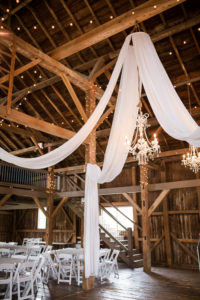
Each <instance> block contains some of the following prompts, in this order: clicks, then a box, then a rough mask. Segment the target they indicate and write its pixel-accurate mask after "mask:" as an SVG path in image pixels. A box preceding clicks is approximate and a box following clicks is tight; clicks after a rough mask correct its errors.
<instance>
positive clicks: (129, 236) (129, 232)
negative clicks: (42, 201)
mask: <svg viewBox="0 0 200 300" xmlns="http://www.w3.org/2000/svg"><path fill="white" fill-rule="evenodd" d="M66 178H67V180H68V182H69V183H70V184H71V186H72V187H74V188H75V189H78V190H81V188H80V186H79V185H78V184H77V183H76V182H74V181H73V180H72V179H71V178H70V177H68V176H67V177H66ZM80 178H81V179H82V182H85V181H84V179H83V178H82V177H80ZM100 197H101V196H100ZM112 206H113V205H112ZM99 207H100V208H101V209H102V210H103V211H104V212H105V213H106V214H108V215H109V216H110V217H111V218H112V219H113V220H114V221H115V222H116V223H117V224H118V225H120V226H121V227H122V228H123V229H124V230H125V232H126V235H127V241H128V247H126V246H124V245H123V244H122V243H121V242H120V241H119V240H118V239H116V238H115V237H114V235H113V234H111V233H110V232H109V231H108V230H106V228H104V226H103V225H102V224H99V228H100V229H102V230H103V231H104V232H105V233H106V234H107V235H108V236H109V237H110V238H111V239H112V240H114V241H115V242H116V243H117V244H118V245H119V246H120V248H122V249H124V250H125V251H126V252H127V253H128V255H129V266H130V267H132V265H133V259H132V258H133V233H132V228H131V227H129V228H126V227H125V226H124V225H123V224H122V223H121V222H119V220H118V219H117V218H116V217H115V216H113V215H112V214H111V213H110V212H109V211H108V210H107V209H106V208H105V207H104V206H102V205H101V204H99ZM113 207H115V206H113ZM119 212H120V213H121V211H120V210H119ZM122 214H123V213H122ZM123 215H124V214H123ZM128 219H129V218H128ZM129 220H130V221H131V219H129ZM132 223H135V222H134V221H132ZM136 225H137V226H138V227H140V226H139V225H138V224H136ZM140 229H142V228H141V227H140Z"/></svg>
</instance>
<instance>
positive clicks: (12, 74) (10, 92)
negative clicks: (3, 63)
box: [6, 35, 16, 114]
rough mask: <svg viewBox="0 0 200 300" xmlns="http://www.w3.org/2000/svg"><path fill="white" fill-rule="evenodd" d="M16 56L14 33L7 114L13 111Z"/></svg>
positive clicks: (14, 37)
mask: <svg viewBox="0 0 200 300" xmlns="http://www.w3.org/2000/svg"><path fill="white" fill-rule="evenodd" d="M15 56H16V36H15V35H13V47H12V57H11V64H10V74H9V89H8V99H7V108H6V110H7V114H10V112H11V101H12V91H13V79H14V71H15Z"/></svg>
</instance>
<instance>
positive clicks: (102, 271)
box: [98, 250, 108, 281]
mask: <svg viewBox="0 0 200 300" xmlns="http://www.w3.org/2000/svg"><path fill="white" fill-rule="evenodd" d="M107 254H108V251H106V250H101V251H100V253H99V266H98V277H99V278H100V279H101V281H102V280H103V279H105V278H107V268H106V259H107Z"/></svg>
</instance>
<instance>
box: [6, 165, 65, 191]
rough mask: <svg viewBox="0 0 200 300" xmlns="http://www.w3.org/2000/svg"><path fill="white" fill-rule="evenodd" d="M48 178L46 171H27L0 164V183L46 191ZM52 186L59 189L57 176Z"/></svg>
mask: <svg viewBox="0 0 200 300" xmlns="http://www.w3.org/2000/svg"><path fill="white" fill-rule="evenodd" d="M48 176H49V174H48V171H44V170H43V171H40V170H29V169H23V168H19V167H15V166H10V165H6V164H0V183H10V184H16V185H26V186H31V187H38V188H41V189H46V188H47V182H48ZM54 185H55V190H59V189H60V178H59V176H57V175H56V176H55V178H54Z"/></svg>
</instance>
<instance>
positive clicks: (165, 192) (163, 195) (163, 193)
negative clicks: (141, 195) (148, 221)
mask: <svg viewBox="0 0 200 300" xmlns="http://www.w3.org/2000/svg"><path fill="white" fill-rule="evenodd" d="M169 192H170V190H163V191H162V192H161V193H160V194H159V196H158V197H157V198H156V200H155V201H154V202H153V204H152V205H151V207H150V208H149V209H148V216H149V217H150V216H151V214H152V213H153V212H154V210H155V209H156V208H157V207H158V205H160V203H161V202H162V201H163V199H165V197H166V195H167V194H168V193H169Z"/></svg>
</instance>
